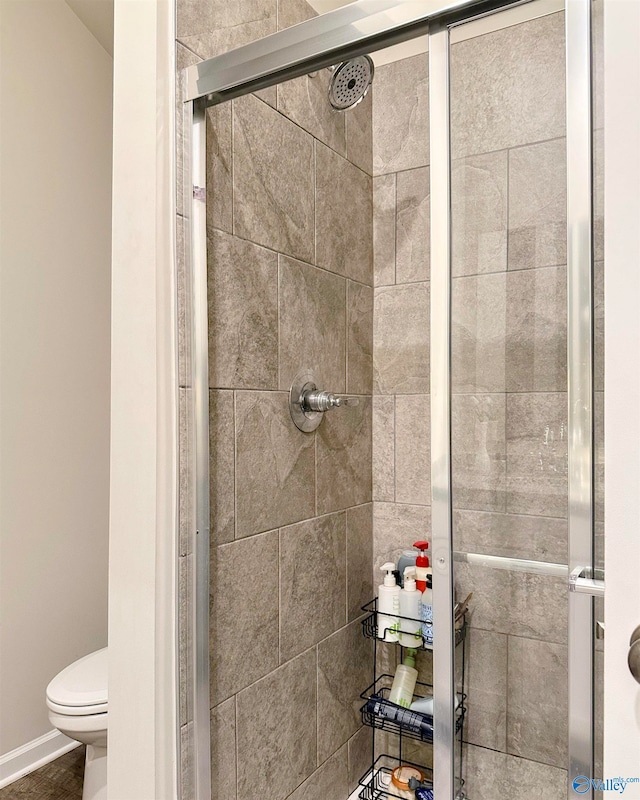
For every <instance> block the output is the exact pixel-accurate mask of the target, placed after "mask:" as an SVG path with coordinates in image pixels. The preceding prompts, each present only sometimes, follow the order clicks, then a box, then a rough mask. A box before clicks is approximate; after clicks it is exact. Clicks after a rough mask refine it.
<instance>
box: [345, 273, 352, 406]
mask: <svg viewBox="0 0 640 800" xmlns="http://www.w3.org/2000/svg"><path fill="white" fill-rule="evenodd" d="M350 296H351V292H350V290H349V279H348V278H347V279H346V280H345V282H344V370H345V371H344V392H345V394H349V387H350V381H349V335H350V333H351V329H350V326H349V298H350Z"/></svg>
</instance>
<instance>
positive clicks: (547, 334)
mask: <svg viewBox="0 0 640 800" xmlns="http://www.w3.org/2000/svg"><path fill="white" fill-rule="evenodd" d="M506 280H507V324H506V357H507V391H508V392H564V391H566V388H567V270H566V268H565V267H549V268H548V269H532V270H521V271H518V272H510V273H508V274H507V276H506Z"/></svg>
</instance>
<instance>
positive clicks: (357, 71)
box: [329, 56, 374, 111]
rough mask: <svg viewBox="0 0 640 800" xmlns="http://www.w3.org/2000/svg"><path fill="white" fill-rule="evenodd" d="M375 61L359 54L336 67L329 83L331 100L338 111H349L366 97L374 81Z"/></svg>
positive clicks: (332, 105)
mask: <svg viewBox="0 0 640 800" xmlns="http://www.w3.org/2000/svg"><path fill="white" fill-rule="evenodd" d="M373 70H374V67H373V61H372V60H371V59H370V58H369V56H358V57H357V58H352V59H351V60H350V61H343V62H342V64H338V66H337V67H336V68H335V69H334V71H333V75H332V76H331V81H330V83H329V102H330V103H331V107H332V108H333V109H335V110H336V111H347V110H348V109H350V108H353V107H354V106H357V105H358V103H359V102H360V101H361V100H363V99H364V97H365V96H366V94H367V92H368V91H369V87H370V86H371V82H372V81H373Z"/></svg>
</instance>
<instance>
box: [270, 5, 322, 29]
mask: <svg viewBox="0 0 640 800" xmlns="http://www.w3.org/2000/svg"><path fill="white" fill-rule="evenodd" d="M315 16H317V14H316V11H315V10H314V9H313V8H312V7H311V6H310V4H309V3H307V0H278V30H280V31H282V30H284V29H285V28H290V27H291V26H292V25H299V24H300V23H301V22H304V21H305V20H308V19H311V18H312V17H315Z"/></svg>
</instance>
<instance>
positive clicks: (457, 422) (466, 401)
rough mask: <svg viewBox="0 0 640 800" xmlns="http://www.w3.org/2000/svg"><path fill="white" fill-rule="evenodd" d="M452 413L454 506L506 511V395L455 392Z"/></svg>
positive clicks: (478, 509)
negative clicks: (457, 393)
mask: <svg viewBox="0 0 640 800" xmlns="http://www.w3.org/2000/svg"><path fill="white" fill-rule="evenodd" d="M451 414H452V428H453V436H452V443H451V462H452V468H451V469H452V482H453V505H454V507H455V508H469V509H475V510H477V511H504V510H505V480H506V478H505V476H506V452H505V450H506V446H505V397H504V395H500V394H479V395H466V394H463V395H460V394H459V395H454V396H453V399H452V405H451Z"/></svg>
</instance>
